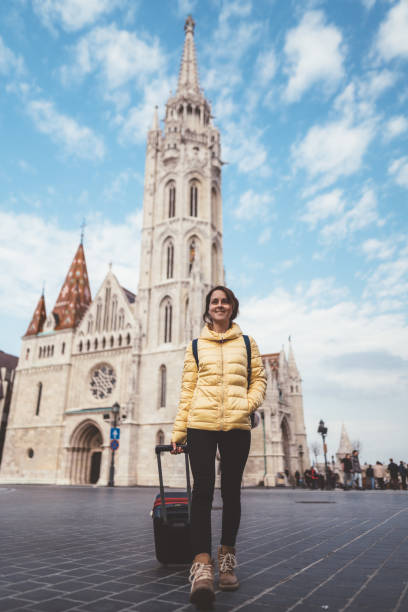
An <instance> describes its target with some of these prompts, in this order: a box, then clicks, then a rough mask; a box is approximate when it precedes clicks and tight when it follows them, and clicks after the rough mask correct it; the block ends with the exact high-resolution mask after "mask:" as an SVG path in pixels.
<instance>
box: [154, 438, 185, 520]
mask: <svg viewBox="0 0 408 612" xmlns="http://www.w3.org/2000/svg"><path fill="white" fill-rule="evenodd" d="M177 446H178V447H179V448H182V451H183V453H184V459H185V463H186V480H187V498H188V521H189V522H190V517H191V483H190V470H189V463H188V447H187V444H178V445H177ZM172 450H173V445H172V444H157V445H156V448H155V452H156V457H157V467H158V470H159V483H160V499H161V509H162V514H163V522H164V523H165V524H167V510H166V504H165V501H164V485H163V471H162V464H161V455H160V453H166V452H170V451H172Z"/></svg>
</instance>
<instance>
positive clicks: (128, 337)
mask: <svg viewBox="0 0 408 612" xmlns="http://www.w3.org/2000/svg"><path fill="white" fill-rule="evenodd" d="M130 341H131V337H130V334H128V335H127V336H126V344H130Z"/></svg>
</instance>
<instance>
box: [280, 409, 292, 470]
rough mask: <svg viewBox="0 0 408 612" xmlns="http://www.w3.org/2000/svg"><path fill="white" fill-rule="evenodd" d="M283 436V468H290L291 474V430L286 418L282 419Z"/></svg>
mask: <svg viewBox="0 0 408 612" xmlns="http://www.w3.org/2000/svg"><path fill="white" fill-rule="evenodd" d="M280 429H281V436H282V450H283V469H284V470H288V472H289V474H290V446H289V441H290V432H289V425H288V422H287V420H286V418H283V419H282V422H281V426H280Z"/></svg>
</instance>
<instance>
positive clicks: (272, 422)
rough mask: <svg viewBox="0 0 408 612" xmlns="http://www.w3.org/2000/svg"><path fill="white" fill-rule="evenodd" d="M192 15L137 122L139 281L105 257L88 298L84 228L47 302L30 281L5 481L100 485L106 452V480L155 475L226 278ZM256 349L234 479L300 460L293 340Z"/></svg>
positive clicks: (260, 479) (218, 173) (253, 481)
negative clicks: (256, 368) (254, 408)
mask: <svg viewBox="0 0 408 612" xmlns="http://www.w3.org/2000/svg"><path fill="white" fill-rule="evenodd" d="M194 28H195V23H194V21H193V19H192V18H191V17H188V19H187V20H186V23H185V26H184V30H185V40H184V49H183V54H182V59H181V67H180V72H179V78H178V85H177V90H176V92H175V94H174V95H172V94H170V98H169V99H168V101H167V104H166V110H165V117H164V121H163V125H164V127H163V129H162V128H161V127H160V123H159V117H158V111H157V108H156V110H155V112H154V117H153V123H152V127H151V129H150V130H149V132H148V134H147V147H146V163H145V178H144V198H143V226H142V236H141V259H140V270H139V282H138V287H137V293H133V292H132V291H130V290H129V289H128V288H126V289H125V288H124V287H123V286H122V285H121V284H120V281H119V280H118V279H117V278H116V276H115V274H114V273H113V271H112V269H109V271H108V273H107V275H106V277H105V279H104V281H103V283H102V285H101V287H100V288H99V290H98V292H97V294H96V295H95V296H94V298H93V299H92V297H91V291H90V284H89V278H88V273H87V266H86V258H85V249H84V245H83V240H82V239H81V243H80V244H79V246H78V248H77V251H76V253H75V255H74V258H73V261H72V264H71V266H70V268H69V270H68V273H67V275H66V278H65V281H64V282H63V284H62V287H61V291H60V293H59V296H58V298H57V301H56V304H55V305H54V307H53V309H52V310H51V311H50V312H48V313H47V309H46V303H45V297H44V295H41V297H40V299H39V302H38V304H37V307H36V309H35V311H34V314H33V317H32V320H31V321H30V323H29V325H28V328H27V331H26V333H25V335H24V337H23V339H22V346H21V352H20V357H19V362H18V366H17V369H16V373H15V382H14V388H13V395H12V400H11V406H10V411H9V418H8V424H7V431H6V437H5V444H4V449H3V459H2V463H1V468H0V482H2V483H49V484H65V485H67V484H79V485H80V484H95V485H101V486H104V485H107V484H108V483H109V482H110V479H111V478H112V465H114V472H113V474H114V483H115V484H116V485H121V486H133V485H156V484H157V469H156V464H155V454H154V447H155V445H156V444H157V443H163V442H165V443H168V442H169V441H170V437H171V431H172V425H173V421H174V417H175V413H176V410H177V404H178V396H179V391H180V383H181V372H182V367H183V360H184V353H185V349H186V345H187V344H188V343H189V342H190V341H191V340H192V339H193V338H195V337H197V336H198V335H199V332H200V329H201V326H202V312H203V306H204V298H205V295H206V293H207V292H208V291H209V289H210V288H211V287H212V286H214V285H217V284H223V282H224V268H223V240H222V196H221V182H222V166H223V162H222V160H221V139H220V133H219V131H218V129H217V128H216V127H215V126H214V125H213V121H212V115H211V106H210V103H209V101H208V100H207V99H206V98H205V96H204V93H203V90H202V89H201V88H200V84H199V78H198V69H197V60H196V51H195V44H194ZM263 361H264V364H265V368H266V372H267V377H268V388H267V395H266V398H265V401H264V404H263V406H262V407H261V409H260V413H261V419H260V425H259V426H258V427H257V428H256V429H254V430H253V432H252V447H251V454H250V457H249V459H248V463H247V467H246V470H245V474H244V482H243V484H244V486H245V485H247V486H248V485H258V484H260V483H262V484H264V485H265V486H274V485H275V482H276V477H277V473H278V472H282V471H284V470H288V471H289V472H290V473H294V472H295V470H297V469H298V470H301V471H303V470H304V469H306V467H308V465H309V456H308V446H307V439H306V431H305V425H304V415H303V395H302V381H301V377H300V374H299V371H298V369H297V366H296V362H295V357H294V353H293V349H292V347H291V345H289V352H288V357H286V354H285V351H284V350H283V349H282V350H281V351H280V352H276V353H270V354H267V355H263ZM113 425H114V426H116V427H117V428H119V432H118V434H119V435H120V437H119V440H118V443H119V446H118V449H117V450H114V451H113V450H111V440H110V437H111V427H112V426H113ZM165 462H166V464H167V465H166V467H168V468H169V470H170V471H171V478H170V481H169V480H168V482H169V484H175V485H179V484H181V481H182V473H183V466H182V465H180V466H179V465H177V467H176V466H175V463H176V462H177V461H176V460H175V458H173V457H170V456H166V457H165ZM168 473H169V472H168ZM110 484H112V482H110Z"/></svg>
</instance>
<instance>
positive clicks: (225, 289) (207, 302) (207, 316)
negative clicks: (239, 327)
mask: <svg viewBox="0 0 408 612" xmlns="http://www.w3.org/2000/svg"><path fill="white" fill-rule="evenodd" d="M214 291H223V292H224V293H225V295H226V296H227V300H228V304H232V313H231V317H230V325H231V323H232V321H233V320H234V319H235V318H236V317H237V315H238V309H239V302H238V298H237V297H236V296H235V293H234V292H233V291H231V289H228V287H224V286H223V285H217V286H216V287H213V288H212V289H211V291H209V292H208V293H207V295H206V298H205V312H204V314H203V320H204V323H207V325H212V319H211V317H210V313H209V312H208V310H209V308H210V302H211V296H212V294H213V293H214Z"/></svg>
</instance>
